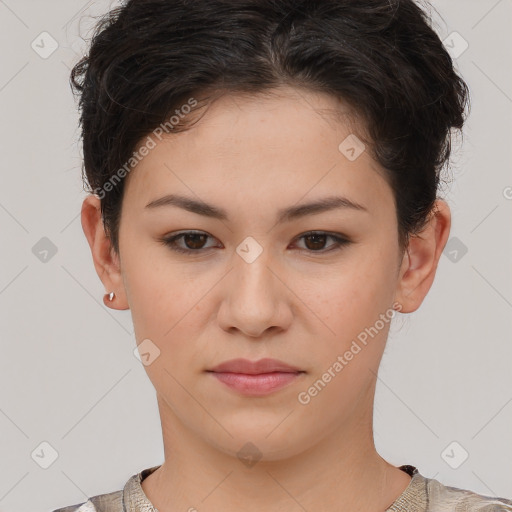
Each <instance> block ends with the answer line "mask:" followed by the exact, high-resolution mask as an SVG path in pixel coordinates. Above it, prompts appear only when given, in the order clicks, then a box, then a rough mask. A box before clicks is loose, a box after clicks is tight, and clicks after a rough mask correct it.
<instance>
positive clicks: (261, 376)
mask: <svg viewBox="0 0 512 512" xmlns="http://www.w3.org/2000/svg"><path fill="white" fill-rule="evenodd" d="M208 373H210V374H211V375H212V376H214V377H215V378H216V379H217V380H218V381H220V382H221V383H223V384H224V385H226V386H228V387H229V388H231V389H232V390H234V391H237V392H238V393H241V394H243V395H248V396H265V395H268V394H270V393H273V392H275V391H277V390H279V389H282V388H284V387H285V386H287V385H289V384H291V383H292V382H294V381H296V380H297V379H298V378H299V377H301V376H302V375H305V373H306V372H304V371H297V372H269V373H256V374H247V373H232V372H208Z"/></svg>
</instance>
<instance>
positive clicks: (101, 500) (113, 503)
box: [52, 490, 123, 512]
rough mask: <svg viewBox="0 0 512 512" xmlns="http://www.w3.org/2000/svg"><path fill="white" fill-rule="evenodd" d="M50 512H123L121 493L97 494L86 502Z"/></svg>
mask: <svg viewBox="0 0 512 512" xmlns="http://www.w3.org/2000/svg"><path fill="white" fill-rule="evenodd" d="M52 512H123V491H122V490H121V491H114V492H109V493H107V494H98V495H96V496H93V497H92V498H89V499H88V500H87V501H84V502H82V503H78V504H76V505H70V506H67V507H63V508H58V509H56V510H53V511H52Z"/></svg>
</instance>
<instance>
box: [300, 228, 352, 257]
mask: <svg viewBox="0 0 512 512" xmlns="http://www.w3.org/2000/svg"><path fill="white" fill-rule="evenodd" d="M328 238H331V239H332V240H334V243H333V244H331V245H330V246H329V247H330V248H329V249H322V248H323V246H324V245H325V242H326V240H327V239H328ZM301 239H304V242H305V244H306V250H308V252H320V253H326V252H330V251H334V250H336V249H340V248H341V247H342V246H344V245H348V244H350V243H351V242H350V240H348V239H347V238H343V237H341V236H338V234H335V233H327V232H325V231H310V232H308V233H304V234H303V235H301V236H300V237H298V240H301Z"/></svg>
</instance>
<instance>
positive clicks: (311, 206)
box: [145, 194, 369, 224]
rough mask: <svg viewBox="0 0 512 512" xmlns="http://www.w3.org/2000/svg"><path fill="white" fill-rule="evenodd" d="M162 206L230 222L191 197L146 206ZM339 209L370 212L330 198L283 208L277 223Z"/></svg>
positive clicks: (221, 212) (173, 196)
mask: <svg viewBox="0 0 512 512" xmlns="http://www.w3.org/2000/svg"><path fill="white" fill-rule="evenodd" d="M162 206H177V207H179V208H183V209H184V210H187V211H189V212H192V213H197V214H198V215H203V216H205V217H211V218H214V219H219V220H226V221H227V220H229V218H228V214H227V212H226V210H224V209H222V208H219V207H217V206H213V205H211V204H208V203H205V202H204V201H196V200H195V199H192V198H190V197H186V196H181V195H177V194H169V195H166V196H164V197H161V198H159V199H155V200H154V201H151V202H150V203H148V204H147V205H146V207H145V208H148V209H153V208H158V207H162ZM338 208H350V209H353V210H359V211H364V212H367V213H369V212H368V209H367V208H366V207H365V206H363V205H362V204H359V203H356V202H355V201H351V200H350V199H348V198H346V197H341V196H329V197H325V198H322V199H319V200H317V201H313V202H310V203H305V204H300V205H297V206H289V207H287V208H282V209H281V210H279V211H278V212H277V218H276V223H277V224H281V223H283V222H290V221H292V220H295V219H299V218H301V217H305V216H307V215H313V214H318V213H322V212H326V211H330V210H334V209H338Z"/></svg>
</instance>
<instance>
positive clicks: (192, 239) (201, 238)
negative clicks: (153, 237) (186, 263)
mask: <svg viewBox="0 0 512 512" xmlns="http://www.w3.org/2000/svg"><path fill="white" fill-rule="evenodd" d="M207 238H211V237H210V235H208V234H207V233H205V232H203V231H184V232H182V233H179V234H177V235H173V236H169V237H165V238H162V239H161V242H162V243H163V244H164V245H166V246H168V247H170V248H171V249H172V250H173V251H176V252H181V253H185V254H190V253H193V252H201V251H202V250H204V249H205V247H204V242H205V240H206V239H207ZM180 239H182V240H183V243H184V244H185V247H182V246H180V245H178V244H177V243H176V242H177V241H178V240H180ZM209 248H210V247H207V249H209Z"/></svg>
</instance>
